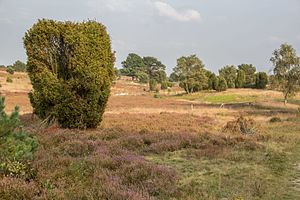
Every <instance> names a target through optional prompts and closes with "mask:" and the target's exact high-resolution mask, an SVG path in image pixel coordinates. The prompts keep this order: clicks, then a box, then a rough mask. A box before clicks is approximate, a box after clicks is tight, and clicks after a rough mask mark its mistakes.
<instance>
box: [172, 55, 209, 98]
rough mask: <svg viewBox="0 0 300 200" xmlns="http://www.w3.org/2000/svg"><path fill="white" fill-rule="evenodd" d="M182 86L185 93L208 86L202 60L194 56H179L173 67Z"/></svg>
mask: <svg viewBox="0 0 300 200" xmlns="http://www.w3.org/2000/svg"><path fill="white" fill-rule="evenodd" d="M173 70H174V73H175V74H176V75H177V76H178V80H179V82H180V84H179V86H180V87H182V88H183V89H184V90H185V91H186V92H187V93H191V92H197V91H200V90H203V89H207V88H208V77H207V76H206V70H205V69H204V64H203V62H202V61H201V60H200V59H199V58H198V57H197V56H196V55H191V56H188V57H184V56H183V57H181V58H179V59H178V60H177V66H176V67H175V68H174V69H173Z"/></svg>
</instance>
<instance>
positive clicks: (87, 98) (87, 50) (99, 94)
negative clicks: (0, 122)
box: [24, 19, 115, 128]
mask: <svg viewBox="0 0 300 200" xmlns="http://www.w3.org/2000/svg"><path fill="white" fill-rule="evenodd" d="M24 46H25V48H26V53H27V57H28V63H27V67H28V68H27V71H28V74H29V77H30V80H31V83H32V85H33V91H31V93H30V94H29V97H30V102H31V104H32V106H33V109H34V113H35V114H37V115H38V116H39V117H40V118H42V119H44V121H47V120H52V119H56V120H57V121H58V123H59V124H60V125H61V127H63V128H95V127H97V125H98V124H99V122H101V120H102V115H103V113H104V109H105V106H106V103H107V100H108V97H109V94H110V87H111V84H112V81H113V80H114V61H115V57H114V53H113V52H112V49H111V42H110V37H109V35H108V33H107V31H106V28H105V27H104V26H103V25H102V24H100V23H97V22H96V21H87V22H82V23H73V22H58V21H54V20H46V19H43V20H39V21H38V22H37V23H36V24H34V25H33V26H32V28H31V29H29V30H28V31H27V33H26V34H25V37H24Z"/></svg>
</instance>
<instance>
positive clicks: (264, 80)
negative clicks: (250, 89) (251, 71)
mask: <svg viewBox="0 0 300 200" xmlns="http://www.w3.org/2000/svg"><path fill="white" fill-rule="evenodd" d="M267 84H268V75H267V73H266V72H258V73H257V74H255V88H257V89H266V87H267Z"/></svg>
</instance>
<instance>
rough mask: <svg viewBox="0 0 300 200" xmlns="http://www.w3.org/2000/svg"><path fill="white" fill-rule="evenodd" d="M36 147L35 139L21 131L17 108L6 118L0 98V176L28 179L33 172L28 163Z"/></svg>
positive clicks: (1, 98) (0, 98) (2, 100)
mask: <svg viewBox="0 0 300 200" xmlns="http://www.w3.org/2000/svg"><path fill="white" fill-rule="evenodd" d="M37 146H38V143H37V139H36V138H35V137H33V136H31V135H30V134H29V133H27V132H26V131H24V130H22V127H21V125H20V120H19V108H18V107H16V108H15V111H14V112H13V113H12V114H11V115H10V116H8V115H7V114H6V113H5V112H4V98H3V97H0V147H1V148H0V174H4V175H12V176H16V177H24V178H30V177H32V176H33V174H34V172H33V171H32V170H31V168H30V166H29V165H28V162H29V161H30V160H32V158H33V153H34V151H35V150H36V148H37Z"/></svg>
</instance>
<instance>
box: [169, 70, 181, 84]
mask: <svg viewBox="0 0 300 200" xmlns="http://www.w3.org/2000/svg"><path fill="white" fill-rule="evenodd" d="M169 80H170V81H171V82H178V81H179V76H178V75H177V74H176V73H175V72H172V73H171V74H170V77H169Z"/></svg>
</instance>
